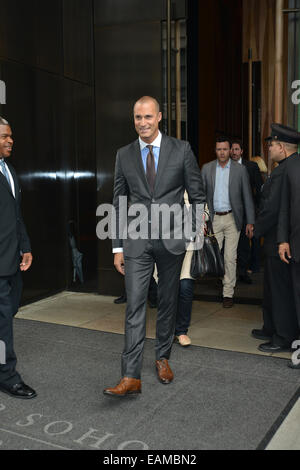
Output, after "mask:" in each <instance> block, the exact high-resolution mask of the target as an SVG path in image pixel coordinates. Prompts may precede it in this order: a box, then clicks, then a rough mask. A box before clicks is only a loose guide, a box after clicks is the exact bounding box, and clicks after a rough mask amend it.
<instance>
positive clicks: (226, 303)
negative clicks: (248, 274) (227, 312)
mask: <svg viewBox="0 0 300 470" xmlns="http://www.w3.org/2000/svg"><path fill="white" fill-rule="evenodd" d="M223 307H224V308H232V307H233V299H231V298H230V297H224V298H223Z"/></svg>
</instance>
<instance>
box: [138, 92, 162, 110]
mask: <svg viewBox="0 0 300 470" xmlns="http://www.w3.org/2000/svg"><path fill="white" fill-rule="evenodd" d="M148 103H153V104H154V105H155V109H156V112H157V113H159V112H160V105H159V102H158V101H157V100H156V99H155V98H152V96H143V97H142V98H140V99H139V100H138V101H137V102H136V103H135V105H134V108H133V110H135V108H136V106H137V105H140V104H148Z"/></svg>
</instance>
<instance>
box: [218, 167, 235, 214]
mask: <svg viewBox="0 0 300 470" xmlns="http://www.w3.org/2000/svg"><path fill="white" fill-rule="evenodd" d="M230 165H231V161H230V159H229V161H228V163H227V165H226V166H225V167H224V168H222V167H221V165H220V164H219V162H217V171H216V185H215V194H214V211H215V212H228V211H231V210H232V207H231V205H230V200H229V175H230Z"/></svg>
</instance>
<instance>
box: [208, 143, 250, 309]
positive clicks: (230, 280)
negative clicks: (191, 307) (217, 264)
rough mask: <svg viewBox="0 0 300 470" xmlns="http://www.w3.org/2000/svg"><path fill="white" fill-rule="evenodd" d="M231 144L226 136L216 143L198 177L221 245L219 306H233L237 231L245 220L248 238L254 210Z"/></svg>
mask: <svg viewBox="0 0 300 470" xmlns="http://www.w3.org/2000/svg"><path fill="white" fill-rule="evenodd" d="M230 149H231V143H230V142H229V139H228V138H227V137H220V138H218V139H217V142H216V155H217V160H214V161H212V162H210V163H207V164H205V165H204V166H203V168H202V179H203V183H204V190H205V193H206V198H207V204H208V209H209V213H210V217H211V219H212V221H213V228H214V233H215V235H216V238H217V240H218V243H219V246H220V249H221V248H222V246H223V242H224V241H225V247H224V262H225V277H224V279H223V307H224V308H232V307H233V296H234V288H235V285H236V258H237V247H238V243H239V238H240V232H241V230H242V229H243V227H244V226H243V224H244V220H245V219H246V223H247V225H246V227H245V228H244V230H245V235H247V236H248V237H250V238H252V236H253V224H254V221H255V211H254V204H253V198H252V193H251V188H250V183H249V176H248V172H247V170H246V168H245V166H244V165H239V164H238V163H236V162H234V161H232V160H231V159H230Z"/></svg>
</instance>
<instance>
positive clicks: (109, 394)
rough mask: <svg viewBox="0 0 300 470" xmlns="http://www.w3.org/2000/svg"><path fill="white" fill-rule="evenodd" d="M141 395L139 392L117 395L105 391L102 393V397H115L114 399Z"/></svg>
mask: <svg viewBox="0 0 300 470" xmlns="http://www.w3.org/2000/svg"><path fill="white" fill-rule="evenodd" d="M141 393H142V392H141V391H136V392H127V393H123V394H119V393H111V392H106V391H105V390H104V391H103V394H104V395H106V396H108V397H116V398H122V397H128V396H135V395H140V394H141Z"/></svg>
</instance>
